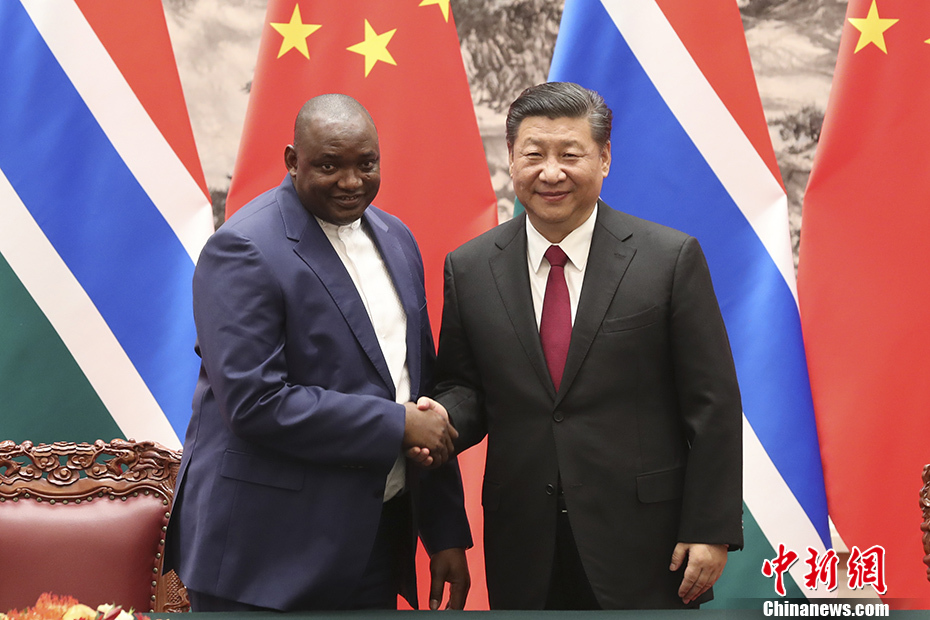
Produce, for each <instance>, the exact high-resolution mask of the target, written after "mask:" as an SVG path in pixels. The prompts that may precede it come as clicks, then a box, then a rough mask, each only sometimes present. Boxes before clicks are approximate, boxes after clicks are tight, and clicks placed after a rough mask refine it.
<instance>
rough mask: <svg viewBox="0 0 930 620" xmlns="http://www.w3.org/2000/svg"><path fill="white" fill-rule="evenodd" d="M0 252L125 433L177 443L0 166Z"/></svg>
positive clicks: (173, 433) (155, 405)
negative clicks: (0, 224)
mask: <svg viewBox="0 0 930 620" xmlns="http://www.w3.org/2000/svg"><path fill="white" fill-rule="evenodd" d="M0 221H2V222H3V226H0V254H2V255H3V256H4V258H6V260H7V262H8V263H9V264H10V267H11V268H12V269H13V271H15V272H16V275H17V276H18V277H19V279H20V281H21V282H22V283H23V286H25V287H26V289H27V290H28V291H29V294H30V295H31V296H32V298H33V299H34V300H35V302H36V304H38V306H39V308H40V309H41V310H42V312H44V313H45V316H46V317H47V318H48V320H49V322H50V323H51V324H52V327H54V328H55V330H56V331H57V332H58V335H59V337H60V338H61V339H62V342H64V344H65V346H66V347H67V348H68V350H69V351H70V352H71V354H72V355H73V356H74V359H75V361H76V362H77V363H78V365H79V366H80V368H81V370H82V371H83V373H84V375H85V376H86V377H87V379H88V381H90V384H91V385H92V386H93V388H94V390H96V392H97V394H98V396H99V397H100V399H101V401H103V404H104V406H105V407H106V408H107V410H108V411H109V412H110V415H111V416H113V420H114V421H115V422H116V424H117V425H118V426H119V427H120V430H122V431H123V433H124V434H125V435H126V437H127V438H132V439H138V440H144V439H150V440H153V441H157V442H159V443H161V444H163V445H165V446H167V447H169V448H172V449H179V448H180V447H181V442H180V441H179V440H178V437H177V435H176V434H175V432H174V429H172V428H171V425H170V424H169V423H168V420H167V418H166V417H165V414H164V413H163V412H162V410H161V407H159V406H158V403H157V402H156V401H155V398H154V396H152V393H151V392H150V391H149V389H148V387H147V386H146V385H145V382H144V381H143V380H142V378H141V377H140V376H139V373H138V372H137V371H136V369H135V367H134V366H133V364H132V362H131V361H130V360H129V357H128V356H127V355H126V353H125V351H123V348H122V347H121V346H120V344H119V342H117V340H116V337H114V335H113V332H111V331H110V328H109V327H107V324H106V322H105V321H104V320H103V317H101V316H100V313H99V312H98V311H97V308H96V307H95V306H94V304H93V302H92V301H91V300H90V298H89V297H88V296H87V293H85V291H84V289H83V288H81V285H80V284H79V283H78V281H77V280H76V279H75V278H74V276H73V275H72V274H71V272H70V271H69V270H68V267H67V266H66V265H65V263H64V261H62V260H61V257H60V256H58V253H57V252H55V249H54V248H53V247H52V244H51V243H49V241H48V239H47V238H46V237H45V235H44V234H43V233H42V230H41V229H40V228H39V226H38V224H36V222H35V220H34V219H33V218H32V215H31V214H30V213H29V211H28V210H27V209H26V206H25V205H24V204H23V202H22V200H20V198H19V196H18V195H17V194H16V191H15V190H14V189H13V187H12V186H11V185H10V182H9V180H8V179H7V177H6V175H5V174H3V171H2V170H0Z"/></svg>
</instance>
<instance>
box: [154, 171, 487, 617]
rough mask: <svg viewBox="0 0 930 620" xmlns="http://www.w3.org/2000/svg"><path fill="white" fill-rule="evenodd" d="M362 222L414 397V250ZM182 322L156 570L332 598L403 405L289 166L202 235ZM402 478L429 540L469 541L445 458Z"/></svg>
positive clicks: (394, 452) (387, 459) (371, 215)
mask: <svg viewBox="0 0 930 620" xmlns="http://www.w3.org/2000/svg"><path fill="white" fill-rule="evenodd" d="M364 224H365V225H366V226H367V227H368V230H369V231H370V233H371V235H372V238H373V239H374V241H375V244H376V245H377V247H378V249H379V250H380V252H381V255H382V257H383V258H384V261H385V263H386V265H387V268H388V271H389V273H390V274H391V278H392V279H393V281H394V285H395V287H396V289H397V292H398V294H399V296H400V299H401V302H402V304H403V307H404V311H405V312H406V315H407V364H408V369H409V372H410V381H411V393H412V395H413V398H414V399H416V398H417V395H418V394H420V393H422V392H423V391H424V390H426V388H427V382H428V381H429V378H430V374H431V371H432V364H433V361H434V358H435V353H434V349H433V341H432V335H431V332H430V325H429V318H428V316H427V312H426V298H425V293H424V287H423V268H422V260H421V258H420V254H419V250H418V249H417V246H416V243H415V241H414V239H413V236H412V235H411V233H410V231H409V230H408V229H407V227H406V226H404V225H403V223H401V222H400V220H398V219H397V218H395V217H393V216H391V215H389V214H387V213H385V212H383V211H381V210H379V209H377V208H375V207H369V208H368V209H367V211H366V212H365V215H364ZM194 318H195V321H196V325H197V335H198V352H199V354H200V355H201V358H202V360H203V361H202V366H201V372H200V379H199V382H198V384H197V390H196V393H195V395H194V403H193V417H192V418H191V422H190V426H189V428H188V431H187V437H186V439H185V443H184V456H183V460H182V463H181V470H180V474H179V477H178V484H177V490H176V496H175V497H176V500H175V507H174V514H173V517H172V519H171V526H170V531H169V542H168V552H169V558H168V564H169V566H172V565H173V566H176V567H177V570H178V573H179V575H180V577H181V579H182V581H184V583H185V584H186V585H187V586H188V587H189V588H192V589H194V590H197V591H200V592H204V593H207V594H212V595H214V596H220V597H223V598H229V599H234V600H238V601H241V602H245V603H250V604H253V605H259V606H262V607H272V608H277V609H293V608H311V609H327V608H339V607H342V606H343V605H345V604H346V599H347V597H349V596H350V595H351V594H352V592H353V590H354V588H355V587H356V586H357V584H358V581H359V577H360V576H361V574H362V571H363V570H364V568H365V565H366V562H367V560H368V557H369V554H370V551H371V549H372V543H373V541H374V538H375V532H376V530H377V528H378V522H379V518H380V514H381V506H382V495H383V492H384V485H385V479H386V477H387V474H388V472H389V471H390V469H391V466H392V465H393V463H394V461H395V459H396V458H397V456H398V454H399V453H400V449H401V439H402V437H403V432H404V417H405V415H404V407H403V406H402V405H400V404H397V403H395V402H394V383H393V381H392V380H391V377H390V374H389V372H388V369H387V365H386V363H385V361H384V357H383V355H382V353H381V349H380V346H379V344H378V340H377V337H376V335H375V333H374V330H373V328H372V326H371V322H370V320H369V318H368V314H367V313H366V311H365V307H364V305H363V303H362V300H361V297H360V296H359V294H358V292H357V290H356V288H355V285H354V284H353V283H352V280H351V278H350V277H349V275H348V273H347V272H346V270H345V268H344V266H343V264H342V262H341V261H340V259H339V257H338V255H337V254H336V252H335V250H334V249H333V247H332V245H331V243H330V242H329V240H328V239H327V238H326V236H325V233H324V232H323V231H322V229H321V228H320V226H319V224H318V223H317V221H316V219H314V218H313V217H312V216H311V215H309V214H308V212H307V211H306V210H305V209H304V208H303V207H302V206H301V204H300V202H299V199H298V197H297V194H296V192H295V191H294V188H293V185H292V183H291V180H290V178H289V177H286V178H285V179H284V182H283V183H282V184H281V185H280V186H279V187H277V188H276V189H273V190H270V191H268V192H266V193H264V194H262V195H261V196H259V197H258V198H256V199H255V200H253V201H252V202H251V203H249V204H248V205H246V206H245V207H243V208H242V209H241V210H240V211H239V212H238V213H236V214H235V215H234V216H233V217H231V218H230V220H229V221H228V222H227V223H226V224H224V225H223V226H222V227H221V228H220V229H219V230H218V231H217V232H216V234H214V235H213V236H212V237H211V238H210V240H209V241H208V242H207V244H206V246H205V248H204V250H203V252H202V254H201V256H200V260H199V261H198V264H197V269H196V272H195V274H194ZM415 478H416V476H415V475H414V468H413V467H409V468H408V483H409V484H408V486H409V487H410V491H411V493H410V495H411V496H412V497H413V500H414V502H415V504H417V505H418V510H417V511H415V514H417V515H418V516H419V529H420V533H421V535H422V537H423V540H424V544H425V546H426V548H427V550H428V551H430V552H433V551H436V550H441V549H446V548H450V547H467V546H470V544H471V540H470V536H469V533H468V524H467V521H466V517H465V512H464V506H463V499H462V490H461V480H460V478H459V474H458V469H457V466H455V465H454V463H453V466H452V467H448V466H447V467H443V468H440V469H438V470H435V471H434V472H431V473H430V474H429V475H428V476H424V479H423V480H422V484H418V481H417V480H416V479H415ZM421 493H422V495H423V496H424V497H423V499H424V500H427V499H428V501H422V502H417V501H416V500H417V499H418V498H419V497H418V496H419V495H420V494H421ZM415 540H416V534H415V529H414V525H411V530H410V540H409V545H408V546H407V551H409V553H408V554H407V555H408V556H409V557H407V558H406V559H405V561H404V566H403V568H404V570H405V579H404V594H405V596H407V598H408V600H410V601H411V604H412V605H414V606H416V590H415V581H414V575H413V551H414V545H415Z"/></svg>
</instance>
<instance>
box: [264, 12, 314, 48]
mask: <svg viewBox="0 0 930 620" xmlns="http://www.w3.org/2000/svg"><path fill="white" fill-rule="evenodd" d="M321 25H322V24H305V23H303V21H301V19H300V5H298V4H295V5H294V13H293V14H292V15H291V21H289V22H287V23H281V22H271V27H272V28H274V29H275V30H277V31H278V32H279V33H280V34H281V36H283V37H284V40H283V41H281V49H280V50H278V58H281V56H284V54H286V53H287V52H289V51H290V50H292V49H296V50H297V51H298V52H300V53H301V54H303V55H304V56H306V57H307V58H310V51H309V50H308V49H307V37H309V36H310V35H311V34H313V33H314V32H316V31H317V30H319V29H320V27H321Z"/></svg>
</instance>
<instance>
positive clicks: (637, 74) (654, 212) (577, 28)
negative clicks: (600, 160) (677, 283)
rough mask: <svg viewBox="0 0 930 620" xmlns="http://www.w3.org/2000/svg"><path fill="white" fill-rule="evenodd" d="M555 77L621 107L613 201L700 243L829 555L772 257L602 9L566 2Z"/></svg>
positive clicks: (750, 388)
mask: <svg viewBox="0 0 930 620" xmlns="http://www.w3.org/2000/svg"><path fill="white" fill-rule="evenodd" d="M549 79H550V80H551V81H572V82H577V83H579V84H582V85H584V86H586V87H588V88H592V89H594V90H596V91H598V92H599V93H600V94H601V95H602V96H603V97H604V98H605V100H606V101H607V104H608V106H609V107H610V108H611V110H613V112H614V125H613V132H612V134H611V156H612V162H611V171H610V176H608V178H607V179H606V181H605V183H604V187H603V190H602V192H601V195H602V197H603V198H604V200H605V202H607V204H609V205H611V206H612V207H614V208H618V209H621V210H623V211H626V212H628V213H632V214H634V215H638V216H640V217H643V218H646V219H649V220H652V221H655V222H659V223H662V224H665V225H667V226H671V227H673V228H677V229H679V230H682V231H685V232H687V233H689V234H691V235H693V236H695V237H696V238H697V239H698V240H699V241H700V242H701V246H702V248H703V249H704V252H705V254H706V256H707V261H708V264H709V265H710V269H711V273H712V274H713V279H714V287H715V290H716V291H717V296H718V299H719V300H720V306H721V311H722V313H723V316H724V320H725V322H726V325H727V331H728V333H729V336H730V343H731V346H732V348H733V356H734V361H735V363H736V367H737V373H738V376H739V379H740V390H741V393H742V398H743V407H744V411H745V414H746V417H747V419H748V420H749V422H750V424H751V425H752V427H753V429H754V430H755V432H756V434H757V435H758V437H759V440H760V441H761V443H762V445H763V446H764V447H765V449H766V451H767V452H768V454H769V457H770V458H771V459H772V461H773V463H774V464H775V466H776V468H777V469H778V471H779V472H780V473H781V475H782V477H783V478H784V480H785V482H786V483H787V485H788V486H789V487H790V489H791V490H792V492H793V493H794V495H795V497H796V498H797V499H798V502H799V503H800V504H801V506H802V507H803V509H804V510H805V512H806V513H807V515H808V517H809V518H810V519H811V521H812V522H813V524H814V526H815V527H816V528H817V531H818V533H819V534H820V537H821V538H822V539H823V542H824V544H825V545H826V546H827V547H828V548H829V547H830V546H831V544H830V533H829V529H828V526H827V518H826V515H827V506H826V497H825V494H824V486H823V471H822V468H821V464H820V448H819V444H818V441H817V431H816V426H815V422H814V413H813V405H812V404H811V394H810V383H809V380H808V375H807V365H806V360H805V356H804V349H803V344H802V342H803V341H802V338H801V326H800V317H799V315H798V309H797V305H796V304H795V302H794V297H793V295H792V293H791V290H790V289H789V288H788V285H787V284H786V283H785V281H784V278H783V277H782V275H781V273H780V272H779V270H778V268H777V267H776V265H775V263H774V262H773V261H772V258H771V256H770V255H769V254H768V251H767V250H766V248H765V246H764V245H763V244H762V242H761V241H760V240H759V238H758V236H757V235H756V234H755V232H754V231H753V229H752V227H751V226H750V224H749V222H748V221H747V220H746V218H745V216H744V215H743V214H742V212H741V211H740V210H739V207H738V206H737V205H736V204H735V203H734V202H733V200H732V198H731V197H730V195H729V194H728V193H727V192H726V190H725V188H724V187H723V186H722V184H721V183H720V181H719V180H718V179H717V176H716V175H715V174H714V172H713V170H712V169H711V168H710V167H709V166H708V164H707V162H706V161H705V160H704V158H703V156H702V155H701V153H700V152H699V151H698V149H697V147H696V146H695V145H694V144H693V143H692V141H691V139H690V138H689V137H688V135H687V134H686V133H685V131H684V129H683V128H682V127H681V125H680V123H679V122H678V120H677V118H676V117H675V116H674V114H673V113H672V111H671V110H670V109H669V108H668V106H667V105H666V104H665V101H664V100H663V99H662V97H661V95H660V94H659V92H658V91H657V90H656V88H655V87H654V86H653V84H652V82H651V81H650V79H649V76H648V75H647V74H646V72H645V71H644V69H643V68H642V66H641V65H640V63H639V62H638V60H637V59H636V57H635V55H634V54H633V52H632V51H631V49H630V48H629V46H628V45H627V44H626V41H625V40H624V39H623V37H622V35H621V34H620V32H619V31H618V30H617V28H616V26H615V25H614V23H613V21H612V20H611V18H610V16H609V15H608V13H607V11H606V10H605V9H604V7H603V5H601V3H600V2H584V3H582V2H575V3H573V2H567V3H566V6H565V12H564V13H563V16H562V24H561V27H560V30H559V38H558V42H557V44H556V49H555V53H554V55H553V61H552V68H551V70H550V74H549ZM785 225H786V226H787V222H786V223H785Z"/></svg>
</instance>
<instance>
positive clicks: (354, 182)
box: [339, 168, 362, 189]
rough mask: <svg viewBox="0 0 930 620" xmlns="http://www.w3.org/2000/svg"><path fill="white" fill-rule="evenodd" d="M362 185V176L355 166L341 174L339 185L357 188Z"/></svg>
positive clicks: (345, 187)
mask: <svg viewBox="0 0 930 620" xmlns="http://www.w3.org/2000/svg"><path fill="white" fill-rule="evenodd" d="M361 186H362V176H361V174H359V172H358V170H356V169H355V168H349V169H347V170H345V171H344V172H343V173H342V174H341V175H339V187H341V188H343V189H357V188H359V187H361Z"/></svg>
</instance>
